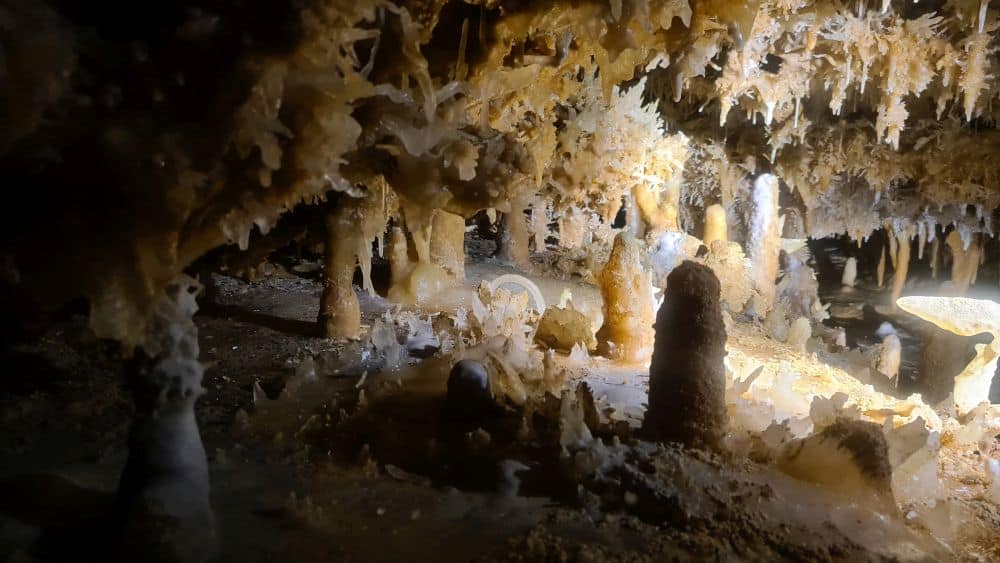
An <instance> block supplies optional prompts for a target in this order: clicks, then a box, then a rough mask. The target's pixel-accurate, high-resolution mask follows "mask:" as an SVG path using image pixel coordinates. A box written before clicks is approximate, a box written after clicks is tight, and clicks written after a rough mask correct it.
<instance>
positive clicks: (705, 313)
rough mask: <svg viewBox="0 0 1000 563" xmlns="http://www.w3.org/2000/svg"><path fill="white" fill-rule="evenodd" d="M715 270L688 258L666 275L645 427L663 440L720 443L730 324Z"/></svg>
mask: <svg viewBox="0 0 1000 563" xmlns="http://www.w3.org/2000/svg"><path fill="white" fill-rule="evenodd" d="M719 296H720V287H719V280H718V279H717V278H716V277H715V274H713V273H712V270H710V269H709V268H707V267H705V266H703V265H701V264H696V263H694V262H691V261H686V262H684V263H683V264H681V265H680V266H678V267H677V268H675V269H674V271H673V272H671V273H670V276H669V278H668V279H667V293H666V298H665V299H664V301H663V305H662V306H661V307H660V311H659V312H658V313H657V316H656V348H655V350H654V352H653V361H652V364H650V367H649V408H648V409H647V410H646V417H645V419H644V420H643V432H644V433H645V434H646V435H647V436H649V437H651V438H653V439H658V440H663V441H671V442H680V443H682V444H684V445H686V446H693V447H705V448H716V447H718V446H719V445H720V444H721V440H722V436H723V435H724V433H725V430H726V424H727V420H728V417H727V416H726V402H725V392H726V379H725V365H724V361H725V356H726V328H725V325H724V323H723V321H722V313H721V309H720V307H719Z"/></svg>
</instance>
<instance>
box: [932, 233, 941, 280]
mask: <svg viewBox="0 0 1000 563" xmlns="http://www.w3.org/2000/svg"><path fill="white" fill-rule="evenodd" d="M940 253H941V237H934V240H932V241H931V279H935V280H936V279H937V277H938V259H939V258H938V257H939V255H940Z"/></svg>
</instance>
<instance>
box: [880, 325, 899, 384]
mask: <svg viewBox="0 0 1000 563" xmlns="http://www.w3.org/2000/svg"><path fill="white" fill-rule="evenodd" d="M902 353H903V346H902V343H900V341H899V336H898V335H897V334H896V333H895V331H893V332H890V333H888V334H885V335H884V336H882V345H881V347H880V348H879V354H878V358H877V359H876V362H875V368H876V369H877V370H878V371H879V373H881V374H882V375H884V376H885V377H886V379H888V380H889V381H890V382H892V383H893V385H898V384H899V381H898V380H899V364H900V361H901V355H902Z"/></svg>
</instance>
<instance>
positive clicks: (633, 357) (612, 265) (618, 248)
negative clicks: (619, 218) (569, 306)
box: [597, 231, 718, 363]
mask: <svg viewBox="0 0 1000 563" xmlns="http://www.w3.org/2000/svg"><path fill="white" fill-rule="evenodd" d="M644 262H645V251H644V250H643V245H642V243H641V242H640V241H638V240H636V238H635V237H633V236H632V235H631V234H630V233H629V232H628V231H623V232H621V233H619V234H618V235H617V236H616V237H615V242H614V246H613V247H612V249H611V257H610V258H609V259H608V263H607V264H606V265H605V266H604V270H603V271H602V272H601V275H600V286H601V296H602V297H603V298H604V324H603V325H602V326H601V328H600V330H598V331H597V346H598V348H597V349H598V352H599V353H600V354H601V355H603V356H606V357H608V358H612V359H615V360H621V361H624V362H629V363H634V362H645V361H648V360H649V357H650V355H651V354H652V353H653V295H652V278H651V273H650V272H649V271H647V268H646V266H645V265H644ZM668 283H669V282H668ZM716 284H718V282H716Z"/></svg>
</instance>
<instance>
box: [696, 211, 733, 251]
mask: <svg viewBox="0 0 1000 563" xmlns="http://www.w3.org/2000/svg"><path fill="white" fill-rule="evenodd" d="M701 240H702V242H703V243H704V244H705V246H707V247H708V248H712V243H713V242H715V241H717V240H718V241H722V242H726V241H728V240H729V233H728V228H727V226H726V209H725V208H724V207H722V206H721V205H719V204H718V203H716V204H713V205H709V206H708V207H707V208H705V235H704V236H703V237H702V239H701Z"/></svg>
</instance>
